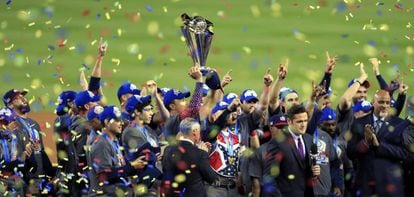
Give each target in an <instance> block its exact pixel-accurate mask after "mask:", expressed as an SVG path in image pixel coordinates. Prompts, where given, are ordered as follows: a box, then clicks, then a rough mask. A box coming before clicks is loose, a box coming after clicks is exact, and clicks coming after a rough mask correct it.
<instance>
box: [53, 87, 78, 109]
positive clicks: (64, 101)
mask: <svg viewBox="0 0 414 197" xmlns="http://www.w3.org/2000/svg"><path fill="white" fill-rule="evenodd" d="M75 98H76V92H75V91H71V90H68V91H63V92H62V93H60V94H59V96H58V98H57V102H58V106H57V107H56V114H58V115H63V114H65V113H67V110H68V107H67V105H68V103H70V102H73V101H74V100H75Z"/></svg>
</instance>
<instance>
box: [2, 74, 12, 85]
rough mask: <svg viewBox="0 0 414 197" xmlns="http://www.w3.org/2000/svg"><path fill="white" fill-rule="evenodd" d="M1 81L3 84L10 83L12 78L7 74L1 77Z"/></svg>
mask: <svg viewBox="0 0 414 197" xmlns="http://www.w3.org/2000/svg"><path fill="white" fill-rule="evenodd" d="M2 81H3V82H4V83H11V82H12V81H13V76H12V75H11V74H9V73H7V74H4V75H3V76H2Z"/></svg>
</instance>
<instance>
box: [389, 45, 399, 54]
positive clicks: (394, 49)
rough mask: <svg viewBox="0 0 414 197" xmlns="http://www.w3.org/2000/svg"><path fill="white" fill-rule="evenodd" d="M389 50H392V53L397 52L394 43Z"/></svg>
mask: <svg viewBox="0 0 414 197" xmlns="http://www.w3.org/2000/svg"><path fill="white" fill-rule="evenodd" d="M391 52H393V53H397V52H398V47H397V45H395V44H393V45H391Z"/></svg>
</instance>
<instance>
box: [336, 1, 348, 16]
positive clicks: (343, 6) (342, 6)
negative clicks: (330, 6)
mask: <svg viewBox="0 0 414 197" xmlns="http://www.w3.org/2000/svg"><path fill="white" fill-rule="evenodd" d="M336 10H337V11H338V12H339V13H341V12H345V10H346V4H345V3H344V2H339V3H338V4H336Z"/></svg>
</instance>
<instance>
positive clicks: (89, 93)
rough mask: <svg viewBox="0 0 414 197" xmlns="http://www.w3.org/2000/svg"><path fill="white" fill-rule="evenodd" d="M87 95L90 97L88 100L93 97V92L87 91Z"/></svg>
mask: <svg viewBox="0 0 414 197" xmlns="http://www.w3.org/2000/svg"><path fill="white" fill-rule="evenodd" d="M88 95H89V97H90V98H92V97H93V96H95V95H94V94H93V92H91V91H89V90H88Z"/></svg>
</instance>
